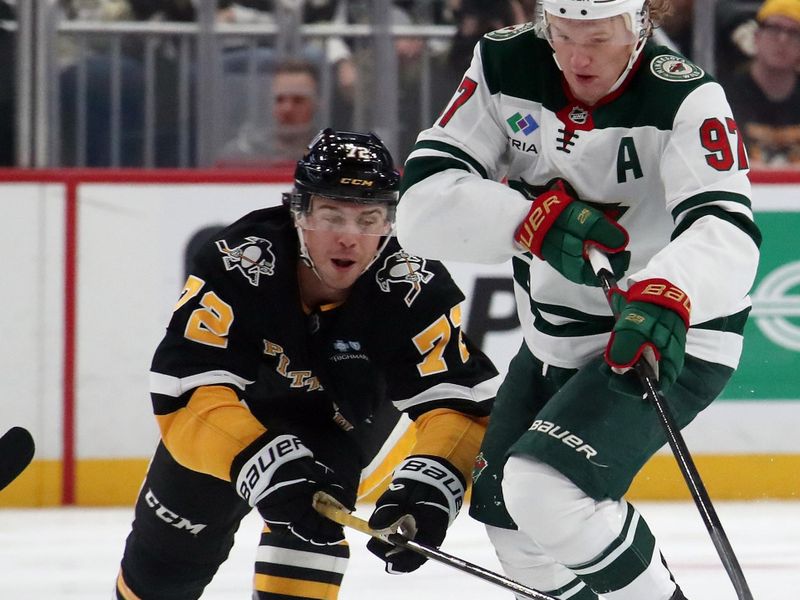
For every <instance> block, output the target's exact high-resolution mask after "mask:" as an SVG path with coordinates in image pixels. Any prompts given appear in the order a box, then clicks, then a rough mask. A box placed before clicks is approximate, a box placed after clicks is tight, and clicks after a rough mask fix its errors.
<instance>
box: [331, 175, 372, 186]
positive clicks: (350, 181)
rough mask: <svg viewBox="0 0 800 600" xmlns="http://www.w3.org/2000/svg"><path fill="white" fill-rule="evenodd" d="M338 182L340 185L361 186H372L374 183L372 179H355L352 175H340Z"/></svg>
mask: <svg viewBox="0 0 800 600" xmlns="http://www.w3.org/2000/svg"><path fill="white" fill-rule="evenodd" d="M339 183H341V184H342V185H359V186H362V187H372V185H373V184H374V183H375V182H374V181H370V180H369V179H355V178H353V177H342V178H341V179H340V180H339Z"/></svg>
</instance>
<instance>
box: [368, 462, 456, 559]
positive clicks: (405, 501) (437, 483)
mask: <svg viewBox="0 0 800 600" xmlns="http://www.w3.org/2000/svg"><path fill="white" fill-rule="evenodd" d="M465 489H466V484H465V482H464V478H463V476H462V475H461V473H459V472H458V470H457V469H456V468H455V467H454V466H453V465H452V464H450V462H449V461H447V460H445V459H444V458H441V457H438V456H425V455H414V456H409V457H408V458H406V459H405V460H404V461H403V462H402V463H401V464H400V466H398V467H397V469H396V470H395V472H394V477H393V479H392V481H391V483H390V484H389V489H387V490H386V491H385V492H384V493H383V494H382V495H381V497H380V498H378V500H377V501H376V502H375V510H374V512H373V513H372V516H371V517H370V519H369V526H370V527H371V528H372V529H375V530H378V531H387V532H391V531H395V530H397V528H398V527H399V531H400V533H402V534H403V535H405V536H406V537H408V538H411V539H414V540H415V541H417V542H419V543H421V544H426V545H428V546H439V545H440V544H441V543H442V542H443V541H444V536H445V533H446V532H447V528H448V527H449V526H450V523H452V522H453V519H455V518H456V515H457V514H458V510H459V509H460V508H461V505H462V503H463V502H464V492H465ZM367 548H368V549H369V551H370V552H372V553H373V554H375V555H376V556H378V557H379V558H381V559H383V560H384V561H385V562H386V571H387V573H408V572H410V571H414V570H415V569H417V568H419V567H420V566H421V565H422V564H423V563H424V562H425V561H426V560H427V559H426V558H425V557H424V556H421V555H419V554H417V553H416V552H413V551H411V550H405V549H403V548H398V547H396V546H393V545H391V544H389V543H386V542H382V541H380V540H378V539H376V538H373V539H371V540H370V541H369V542H368V543H367Z"/></svg>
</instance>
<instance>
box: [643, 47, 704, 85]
mask: <svg viewBox="0 0 800 600" xmlns="http://www.w3.org/2000/svg"><path fill="white" fill-rule="evenodd" d="M650 70H651V71H652V72H653V75H655V76H656V77H658V78H659V79H663V80H664V81H694V80H695V79H700V78H701V77H702V76H703V75H705V74H706V72H705V71H703V69H701V68H700V67H698V66H697V65H696V64H694V63H691V62H689V61H688V60H686V59H685V58H683V57H681V56H675V55H674V54H660V55H659V56H656V57H655V58H654V59H653V60H651V61H650Z"/></svg>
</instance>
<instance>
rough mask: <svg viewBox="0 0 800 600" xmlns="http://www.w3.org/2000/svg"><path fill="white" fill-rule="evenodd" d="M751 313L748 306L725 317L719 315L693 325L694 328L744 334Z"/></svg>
mask: <svg viewBox="0 0 800 600" xmlns="http://www.w3.org/2000/svg"><path fill="white" fill-rule="evenodd" d="M749 314H750V307H749V306H748V307H747V308H745V309H744V310H740V311H739V312H738V313H734V314H732V315H728V316H725V317H719V318H717V319H711V320H710V321H705V322H704V323H698V324H697V325H692V328H694V329H708V330H711V331H728V332H730V333H738V334H739V335H743V334H744V325H745V323H747V317H748V315H749Z"/></svg>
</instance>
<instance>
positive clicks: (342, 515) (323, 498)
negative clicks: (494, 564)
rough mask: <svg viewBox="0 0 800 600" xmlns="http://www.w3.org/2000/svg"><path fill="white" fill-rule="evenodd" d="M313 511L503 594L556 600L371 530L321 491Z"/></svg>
mask: <svg viewBox="0 0 800 600" xmlns="http://www.w3.org/2000/svg"><path fill="white" fill-rule="evenodd" d="M314 508H315V509H316V510H317V512H319V513H320V514H321V515H323V516H325V517H328V518H329V519H330V520H331V521H335V522H336V523H339V525H343V526H345V527H350V528H352V529H355V530H357V531H360V532H361V533H366V534H367V535H371V536H372V537H374V538H378V539H379V540H383V541H384V542H389V543H390V544H394V545H395V546H399V547H401V548H406V549H407V550H411V551H412V552H416V553H417V554H421V555H422V556H424V557H425V558H429V559H431V560H434V561H436V562H439V563H442V564H445V565H447V566H449V567H453V568H454V569H458V570H459V571H463V572H464V573H469V574H470V575H474V576H475V577H478V578H479V579H483V580H484V581H488V582H489V583H493V584H495V585H496V586H499V587H501V588H503V589H504V590H506V591H511V592H514V593H515V594H516V595H517V597H518V598H530V599H531V600H556V598H554V597H553V596H550V595H548V594H545V593H542V592H537V591H536V590H534V589H532V588H529V587H526V586H524V585H522V584H521V583H517V582H516V581H514V580H513V579H508V578H507V577H503V576H502V575H499V574H497V573H495V572H493V571H489V570H487V569H484V568H483V567H480V566H478V565H476V564H473V563H470V562H467V561H465V560H463V559H461V558H458V557H457V556H453V555H452V554H447V553H446V552H442V551H441V550H439V549H438V548H434V547H432V546H427V545H425V544H420V543H419V542H415V541H414V540H410V539H408V538H407V537H405V536H404V535H402V534H399V533H381V532H379V531H376V530H374V529H371V528H370V526H369V524H368V523H367V522H366V521H365V520H364V519H359V518H358V517H356V516H355V515H351V514H350V513H349V512H347V511H346V510H345V509H344V508H342V506H341V504H339V503H338V502H337V501H336V500H335V499H333V498H331V497H330V496H329V495H328V494H326V493H324V492H317V493H316V494H315V495H314Z"/></svg>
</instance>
